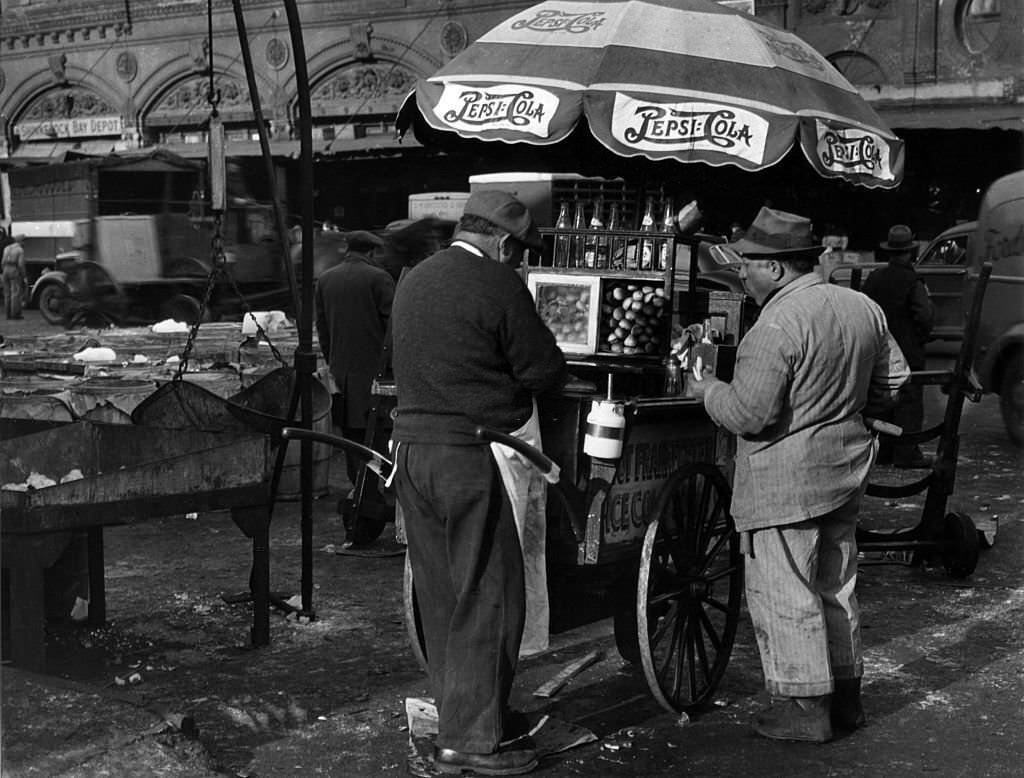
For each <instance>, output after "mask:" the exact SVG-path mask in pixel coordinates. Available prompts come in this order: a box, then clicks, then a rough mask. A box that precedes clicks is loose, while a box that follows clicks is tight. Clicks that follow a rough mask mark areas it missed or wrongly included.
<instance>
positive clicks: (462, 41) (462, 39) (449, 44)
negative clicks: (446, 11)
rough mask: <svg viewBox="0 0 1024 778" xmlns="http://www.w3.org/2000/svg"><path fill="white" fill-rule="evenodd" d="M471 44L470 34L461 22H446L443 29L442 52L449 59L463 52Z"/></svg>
mask: <svg viewBox="0 0 1024 778" xmlns="http://www.w3.org/2000/svg"><path fill="white" fill-rule="evenodd" d="M468 44H469V33H467V32H466V27H465V25H463V24H462V23H460V22H445V23H444V26H443V27H442V28H441V50H442V51H443V52H444V53H445V54H447V55H448V56H449V57H454V56H455V55H456V54H459V53H460V52H462V50H463V49H464V48H466V46H467V45H468Z"/></svg>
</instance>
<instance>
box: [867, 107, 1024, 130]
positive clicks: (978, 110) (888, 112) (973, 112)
mask: <svg viewBox="0 0 1024 778" xmlns="http://www.w3.org/2000/svg"><path fill="white" fill-rule="evenodd" d="M875 108H876V110H877V111H878V114H879V116H881V117H882V118H883V119H885V121H886V122H887V123H888V124H889V126H890V127H892V128H893V129H895V130H931V129H934V130H994V129H1003V130H1017V131H1018V132H1024V105H1015V104H1010V105H1007V104H999V105H983V104H982V105H955V106H935V105H930V106H921V105H901V106H897V107H889V108H885V107H882V106H877V105H876V106H875Z"/></svg>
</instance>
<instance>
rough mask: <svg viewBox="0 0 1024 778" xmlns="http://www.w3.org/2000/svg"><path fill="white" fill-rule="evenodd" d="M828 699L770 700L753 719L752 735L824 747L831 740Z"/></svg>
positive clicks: (775, 698)
mask: <svg viewBox="0 0 1024 778" xmlns="http://www.w3.org/2000/svg"><path fill="white" fill-rule="evenodd" d="M830 697H831V695H828V694H823V695H821V696H820V697H773V698H772V701H771V704H770V705H769V706H768V707H767V708H765V709H764V710H763V711H761V713H759V714H758V715H757V717H756V718H755V719H754V731H755V732H756V733H757V734H759V735H762V736H763V737H768V738H772V739H773V740H805V741H807V742H810V743H826V742H828V741H829V740H831V739H832V723H831V721H830V720H829V707H830Z"/></svg>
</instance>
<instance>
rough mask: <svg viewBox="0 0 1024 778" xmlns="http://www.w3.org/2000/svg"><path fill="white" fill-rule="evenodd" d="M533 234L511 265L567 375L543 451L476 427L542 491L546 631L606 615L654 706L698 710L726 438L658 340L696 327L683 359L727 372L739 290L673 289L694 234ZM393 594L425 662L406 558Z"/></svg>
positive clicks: (720, 530) (726, 573)
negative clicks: (525, 259)
mask: <svg viewBox="0 0 1024 778" xmlns="http://www.w3.org/2000/svg"><path fill="white" fill-rule="evenodd" d="M542 234H543V236H544V239H545V251H544V252H542V254H541V255H540V256H533V257H532V262H533V263H532V264H529V265H527V266H526V267H524V268H523V272H524V278H525V282H526V284H527V286H528V288H529V289H530V290H531V292H532V294H533V296H534V298H535V300H536V302H537V306H538V311H539V313H540V315H541V317H542V318H543V319H544V320H545V322H546V323H547V324H548V326H549V327H550V328H551V329H552V331H553V332H554V333H555V335H556V339H557V340H558V342H559V345H560V346H561V347H562V349H563V350H564V351H565V352H566V355H567V361H568V364H569V368H570V371H571V372H572V374H573V376H574V379H573V380H572V381H571V382H570V383H569V384H568V385H567V386H566V387H565V388H564V389H563V390H562V391H561V392H560V393H558V394H557V395H553V396H547V397H541V398H538V412H539V417H540V426H541V434H542V437H543V441H544V451H545V452H546V453H541V452H540V451H538V450H537V449H534V448H532V447H530V446H528V445H526V444H523V443H521V442H520V441H518V440H509V439H507V436H505V435H502V434H501V433H498V432H495V431H492V430H487V429H484V428H481V429H480V430H479V432H478V434H479V436H480V437H481V439H482V440H486V441H494V442H499V443H507V444H509V445H512V446H513V447H514V448H515V449H516V450H517V451H519V452H520V453H521V454H522V455H523V456H525V457H527V458H528V459H529V460H530V461H532V462H534V463H535V464H536V465H537V466H538V467H539V468H540V469H541V471H542V472H544V473H545V474H546V477H547V478H548V480H549V481H550V482H551V483H552V484H553V485H554V488H552V489H551V490H549V493H548V498H547V508H546V526H547V529H546V540H547V542H546V568H547V583H548V602H549V607H550V631H551V632H553V633H557V632H562V631H566V630H568V629H571V628H574V627H577V626H580V625H582V624H586V623H591V622H593V621H596V620H598V619H602V618H608V617H611V618H612V619H613V622H614V628H615V639H616V644H617V647H618V649H619V651H620V653H621V654H622V656H623V657H624V658H625V659H627V660H629V661H631V662H637V663H641V664H642V666H643V669H644V673H645V676H646V677H647V680H648V683H649V685H650V688H651V691H652V693H653V694H654V696H655V698H656V699H657V700H658V702H659V703H660V704H662V705H663V706H664V707H666V708H668V709H670V710H673V711H679V710H683V709H686V708H692V707H695V706H700V705H702V704H703V703H706V702H707V701H709V699H710V698H711V696H712V695H713V693H714V691H715V689H716V687H717V685H718V683H719V682H720V680H721V678H722V676H723V674H724V671H725V667H726V665H727V663H728V660H729V655H730V652H731V649H732V644H733V640H734V637H735V634H736V628H737V624H738V621H739V610H740V597H741V591H742V569H743V566H742V558H741V556H740V548H739V537H738V535H737V534H736V532H735V531H734V528H733V523H732V518H731V516H730V513H729V501H730V486H729V478H730V474H731V470H732V467H731V464H732V455H733V450H734V441H733V439H732V437H731V435H729V434H728V433H726V432H725V431H723V430H722V429H720V428H719V427H717V426H716V425H715V424H714V423H713V422H712V421H711V419H710V418H709V417H708V415H707V414H706V412H705V411H704V408H703V406H702V404H701V403H700V402H699V401H698V400H696V399H695V398H693V397H691V396H688V382H687V380H686V378H685V377H683V376H680V375H677V371H676V369H675V368H677V367H678V362H676V363H675V364H673V362H674V361H675V357H672V356H670V344H671V343H673V341H675V342H676V343H679V342H681V341H685V340H686V335H685V334H684V333H686V332H687V325H690V324H691V323H692V322H695V321H696V322H700V323H701V325H702V327H704V328H705V329H706V330H707V333H706V340H707V342H705V343H699V342H698V343H694V344H692V345H690V347H689V348H688V349H687V353H688V354H693V355H696V354H697V353H700V354H701V355H702V356H703V358H704V360H705V361H706V362H707V363H708V364H712V365H717V372H718V374H719V375H721V376H722V377H724V378H729V377H731V367H732V359H731V355H732V354H733V353H734V350H735V345H736V343H737V342H738V340H739V338H740V336H741V334H742V329H743V327H744V326H745V323H746V322H745V319H748V318H749V317H747V316H746V315H745V313H746V308H745V299H744V297H743V296H742V295H738V294H731V293H726V292H708V291H697V290H696V289H695V288H694V287H693V284H692V283H691V285H690V287H688V288H685V289H683V290H679V289H678V288H677V284H676V278H677V274H676V262H677V258H679V259H680V260H681V261H687V260H688V259H689V258H690V257H691V256H694V255H695V251H694V249H695V247H696V241H695V240H694V239H691V238H689V237H687V236H684V235H678V234H676V233H658V234H654V233H651V232H647V231H639V230H636V231H634V230H616V231H612V230H604V231H589V232H588V234H587V236H586V237H588V238H595V239H598V238H599V239H600V240H602V241H604V242H605V243H607V245H608V246H609V247H610V249H609V251H608V252H607V256H606V258H607V260H608V261H607V262H606V263H602V264H604V266H603V267H596V266H594V267H591V266H588V264H587V262H586V261H585V260H584V259H583V254H582V248H583V238H584V237H585V236H584V235H583V234H582V233H581V232H580V231H578V230H573V229H572V228H568V229H545V230H542ZM565 241H568V242H569V243H570V244H573V245H578V246H579V247H580V249H581V250H580V252H577V253H578V255H579V261H578V262H577V261H575V260H570V261H567V262H565V263H563V264H558V263H559V262H560V260H559V259H557V258H556V255H557V253H558V251H559V248H558V247H559V246H561V245H562V244H563V242H565ZM647 242H650V245H647ZM612 247H613V248H612ZM645 256H646V257H648V260H644V257H645ZM620 259H621V262H620V261H619V260H620ZM633 259H636V265H637V268H636V269H633V268H632V267H631V265H632V264H633ZM645 263H646V264H645ZM640 267H644V269H640ZM655 301H657V302H655ZM627 309H628V310H627ZM634 311H635V314H634ZM645 312H646V313H645ZM627 314H631V315H630V317H629V319H628V320H629V321H632V322H634V324H633V325H631V327H632V328H635V334H634V335H630V336H629V339H628V340H627V338H626V336H625V335H624V334H623V335H622V337H621V338H620V340H621V341H622V344H621V348H614V347H615V346H617V345H620V344H619V343H618V341H617V340H616V336H615V335H614V332H615V330H616V329H620V334H621V333H624V330H621V328H617V327H616V326H615V325H616V324H617V322H619V321H626V320H627V319H626V315H627ZM712 322H713V323H714V326H711V323H712ZM712 333H713V336H712ZM674 335H675V337H673V336H674ZM625 343H630V344H633V343H641V345H640V346H635V345H629V346H627V345H625ZM627 350H628V353H627ZM284 435H285V437H286V438H288V437H291V438H297V439H303V438H308V439H312V440H316V441H321V442H332V443H334V444H336V445H339V446H341V447H343V448H345V449H346V453H347V454H348V455H354V456H360V457H363V458H366V459H368V460H369V461H370V465H369V469H371V470H376V471H378V473H380V472H383V473H384V474H385V475H386V474H387V471H389V470H390V467H391V463H390V461H389V460H388V458H387V457H386V456H385V455H383V454H382V453H380V451H379V450H375V447H368V446H363V445H360V444H358V443H354V442H351V441H346V440H344V439H342V438H337V437H335V436H331V435H325V434H323V433H317V432H312V431H308V430H301V429H298V428H287V429H286V430H285V431H284ZM609 441H612V443H613V445H612V447H611V448H609V447H608V443H609ZM555 463H557V466H556V465H555ZM405 595H406V596H405V603H406V617H407V625H408V628H409V632H410V636H411V638H412V643H413V647H414V651H415V652H416V653H417V657H418V658H419V659H420V661H421V663H422V664H424V666H425V663H426V657H425V655H424V646H423V642H422V641H421V639H420V627H419V618H418V610H417V604H416V595H415V585H414V582H413V581H412V576H411V571H410V569H409V567H408V565H407V567H406V577H405Z"/></svg>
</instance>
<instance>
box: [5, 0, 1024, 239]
mask: <svg viewBox="0 0 1024 778" xmlns="http://www.w3.org/2000/svg"><path fill="white" fill-rule="evenodd" d="M730 4H731V5H734V6H735V5H738V6H740V7H743V8H745V9H747V10H750V11H753V12H754V13H756V14H757V15H758V16H762V17H764V18H766V19H768V20H769V21H772V22H774V23H776V24H779V25H780V26H783V27H786V28H788V29H791V30H793V31H795V32H796V33H797V34H799V35H801V36H802V37H803V38H804V39H805V40H807V41H808V42H810V43H811V44H812V45H814V46H815V47H816V48H817V49H818V50H819V51H821V52H822V53H823V54H825V55H826V56H827V57H828V58H829V59H830V60H831V61H832V62H833V63H834V64H835V65H836V67H837V68H839V69H840V70H841V71H842V72H843V73H844V74H845V75H846V76H847V77H848V78H849V79H850V80H851V81H852V82H854V83H855V84H856V85H858V87H860V89H861V91H862V94H864V96H865V97H866V98H867V99H868V100H870V101H871V102H872V103H873V104H874V105H875V106H876V107H877V108H878V110H879V112H880V113H881V114H882V116H883V118H885V119H886V120H887V121H888V123H889V124H890V126H891V127H893V129H895V130H896V131H897V132H898V133H900V134H901V135H904V136H905V137H907V140H908V185H909V188H908V189H907V194H906V195H904V199H906V200H908V201H909V200H910V199H912V198H914V197H919V196H922V195H924V194H925V193H926V192H927V191H928V190H929V189H930V188H933V187H941V186H947V188H948V184H944V183H943V182H941V181H938V179H936V181H934V182H933V181H931V178H934V177H935V174H936V172H937V171H943V172H944V173H945V174H947V175H946V176H945V177H946V178H949V179H950V180H951V181H955V182H956V186H957V187H958V188H960V189H963V190H964V193H966V192H968V191H973V190H974V189H977V188H978V187H979V186H980V184H981V183H982V182H984V181H985V179H988V180H990V179H991V177H994V176H995V175H996V174H1001V173H1002V172H1007V170H1009V169H1015V168H1016V167H1020V165H1021V137H1022V134H1024V119H1022V117H1024V53H1022V52H1024V0H932V1H931V2H922V0H902V1H901V0H750V1H749V2H746V1H745V0H739V2H737V1H736V0H732V1H731V2H730ZM297 5H298V8H299V17H300V21H301V27H302V46H303V47H304V49H305V62H306V68H307V70H308V76H309V85H310V92H311V102H312V115H313V128H312V135H313V145H314V154H315V158H316V170H317V176H316V178H317V183H316V186H317V188H318V193H317V195H318V196H317V199H316V203H317V213H316V214H315V217H316V218H317V219H318V220H320V221H336V222H341V223H342V224H343V225H345V226H367V227H376V226H381V225H383V224H385V223H386V222H387V221H390V220H391V219H396V218H401V217H402V216H404V215H405V212H404V209H405V203H406V198H407V195H408V194H411V193H416V192H422V191H428V190H450V189H462V190H464V189H466V188H467V185H466V178H467V177H468V175H469V174H471V173H473V172H479V170H478V169H475V168H476V166H477V165H478V164H479V161H478V160H475V159H472V158H460V157H459V156H458V155H443V154H440V153H439V152H436V151H433V150H430V149H423V148H421V147H419V145H418V144H417V143H416V142H415V140H414V139H412V138H406V139H405V140H403V141H402V142H401V143H399V141H398V140H397V139H396V138H395V137H394V120H395V114H396V112H397V110H398V107H399V105H400V104H401V102H402V100H403V99H404V98H405V96H406V95H407V94H408V92H409V91H410V90H411V88H412V86H413V85H414V83H415V81H416V79H417V78H421V77H424V76H428V75H430V74H431V73H432V72H433V71H435V70H436V69H437V68H439V67H440V66H441V65H443V64H444V63H445V62H446V61H448V59H450V58H451V57H453V56H455V55H456V54H458V53H459V52H460V51H462V49H463V48H465V46H466V45H468V43H469V42H471V41H472V40H474V39H475V38H476V37H478V36H479V35H481V34H482V33H483V32H485V31H486V30H487V29H489V28H490V27H491V26H493V25H494V24H496V23H497V22H499V21H500V20H502V19H504V18H506V17H507V16H509V15H510V14H511V13H513V12H514V11H516V10H519V9H520V8H523V7H525V6H527V5H530V3H528V2H511V1H505V2H502V1H501V0H499V1H497V2H493V1H492V2H475V1H474V0H299V2H298V4H297ZM235 6H236V3H233V2H232V1H231V0H161V2H153V1H145V2H139V1H138V0H135V1H133V0H0V130H2V135H0V159H3V158H6V159H7V160H8V164H15V163H21V162H31V161H35V162H40V161H46V160H55V159H60V158H62V156H63V155H64V154H66V153H68V152H74V151H79V152H86V153H107V152H111V151H125V150H130V149H135V148H145V147H152V146H160V147H163V148H166V149H168V150H170V151H173V152H176V153H179V154H182V155H184V156H190V157H200V158H202V157H205V156H206V131H207V127H208V124H209V121H210V117H211V116H212V115H214V113H216V115H217V117H218V118H219V119H221V120H222V121H223V123H224V126H225V129H226V136H227V139H228V154H229V155H231V156H232V157H235V158H236V159H238V160H240V161H241V164H242V166H243V168H244V170H245V171H246V173H247V176H248V180H249V186H250V187H251V188H252V189H253V190H254V191H253V193H254V195H256V196H259V197H272V196H273V197H279V198H281V199H284V200H290V199H293V198H292V195H293V194H294V193H292V192H290V191H289V188H290V187H291V186H294V180H295V179H296V176H295V175H294V170H295V167H296V157H297V156H298V147H299V143H298V135H297V128H296V124H297V115H298V111H297V99H298V90H297V85H296V80H295V78H296V77H295V62H294V60H295V52H294V45H293V40H292V39H291V36H290V30H289V25H288V21H287V18H286V8H285V6H284V4H283V3H281V2H280V1H279V0H239V2H237V7H238V10H239V11H240V14H241V20H242V23H243V25H244V28H245V34H244V40H245V45H244V46H243V45H242V43H241V41H242V39H243V35H242V34H241V33H240V32H239V30H240V25H239V24H238V17H237V16H236V13H235V10H236V8H235ZM246 56H248V57H249V59H250V60H251V65H252V68H251V70H252V73H251V79H250V77H249V76H248V75H247V73H246V67H245V64H246ZM250 80H252V81H254V82H255V86H256V88H255V91H256V96H257V97H258V108H259V114H260V115H261V116H262V119H263V121H264V123H265V126H266V128H267V130H268V133H269V136H270V139H271V141H270V143H271V150H272V153H273V156H274V160H275V162H274V165H275V168H276V170H277V173H276V174H275V175H274V176H273V178H274V180H275V181H276V182H277V183H276V186H277V191H276V192H271V191H268V186H269V183H268V179H269V177H268V176H267V175H266V168H265V166H264V163H263V161H262V160H261V158H260V157H259V144H258V143H257V138H258V135H257V119H256V115H257V113H256V111H255V110H254V102H253V95H252V93H251V90H250V87H249V83H250ZM570 167H571V165H570ZM926 179H927V180H926ZM964 193H959V194H957V195H956V197H958V198H959V199H963V196H964ZM5 202H6V200H5ZM851 207H852V206H851ZM957 207H958V208H964V209H966V210H968V211H969V206H959V205H958V206H957ZM5 210H6V209H5ZM947 210H948V209H947ZM948 215H949V214H946V213H943V214H942V218H947V217H948ZM0 217H6V213H4V214H0Z"/></svg>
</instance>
